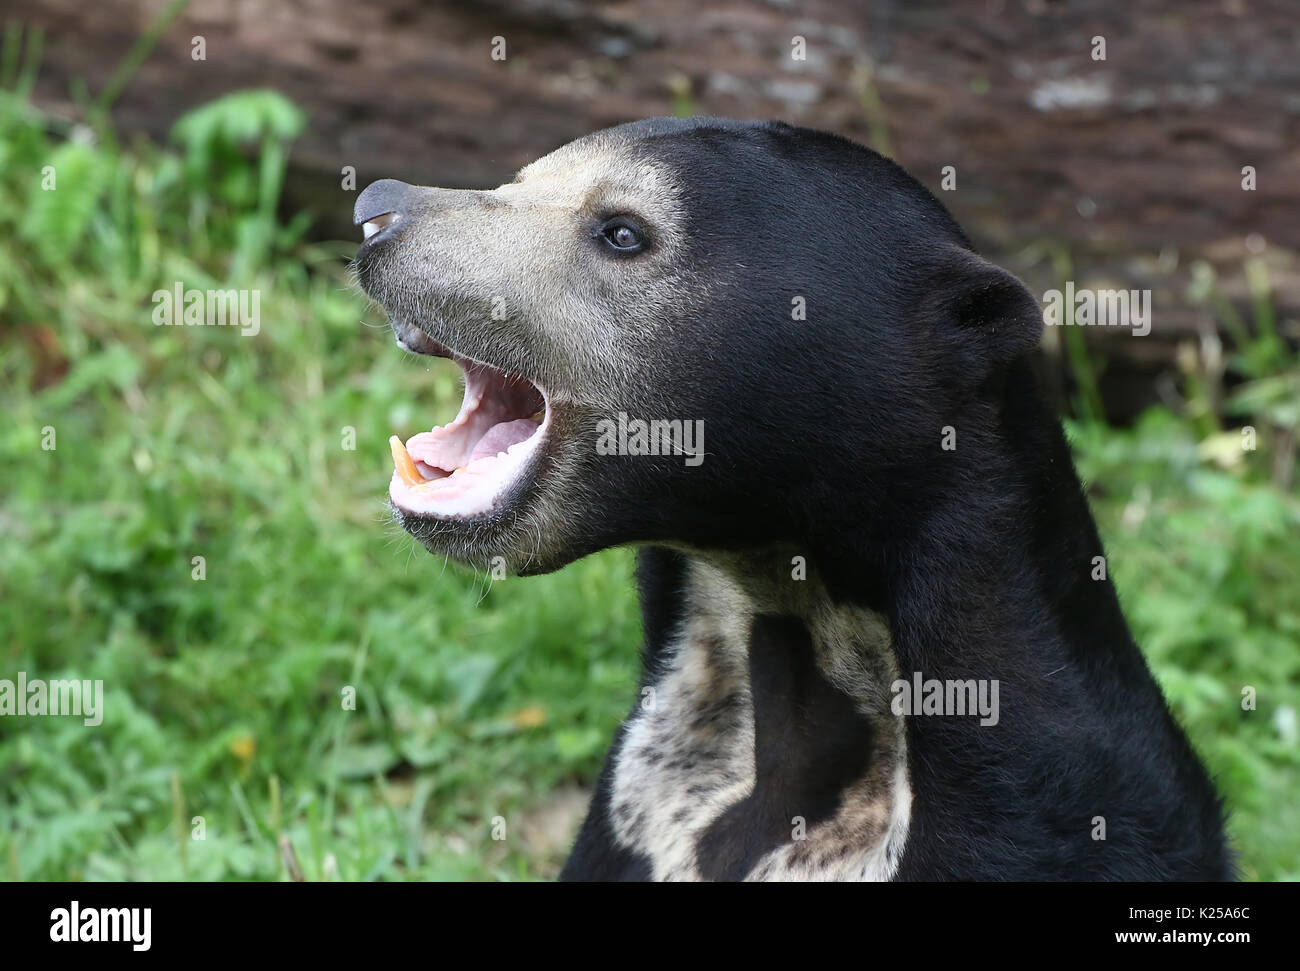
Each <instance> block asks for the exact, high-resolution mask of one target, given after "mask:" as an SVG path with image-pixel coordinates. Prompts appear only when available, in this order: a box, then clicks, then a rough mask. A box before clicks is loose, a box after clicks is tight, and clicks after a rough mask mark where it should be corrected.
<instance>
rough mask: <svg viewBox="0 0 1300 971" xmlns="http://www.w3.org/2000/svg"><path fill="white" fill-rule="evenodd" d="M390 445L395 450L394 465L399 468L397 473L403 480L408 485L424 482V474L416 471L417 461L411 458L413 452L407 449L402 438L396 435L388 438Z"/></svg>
mask: <svg viewBox="0 0 1300 971" xmlns="http://www.w3.org/2000/svg"><path fill="white" fill-rule="evenodd" d="M388 447H389V448H390V449H391V450H392V452H393V467H394V468H395V469H397V474H398V475H399V476H400V477H401V479H402V481H403V482H405V483H406V484H407V485H408V486H416V485H420V484H421V483H423V482H424V476H422V475H420V473H419V472H418V471H416V468H415V463H414V462H413V461H412V460H411V453H410V452H408V451H407V450H406V446H405V445H403V444H402V440H401V439H400V438H398V437H397V436H396V435H392V436H390V437H389V439H388Z"/></svg>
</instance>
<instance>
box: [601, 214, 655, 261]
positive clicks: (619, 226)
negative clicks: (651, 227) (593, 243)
mask: <svg viewBox="0 0 1300 971" xmlns="http://www.w3.org/2000/svg"><path fill="white" fill-rule="evenodd" d="M600 235H601V237H602V238H603V239H604V240H605V242H606V243H608V244H609V245H610V246H611V247H612V248H613V249H616V250H618V252H619V253H620V254H625V253H637V252H640V251H641V250H642V249H644V248H645V236H644V235H643V234H642V232H641V228H640V227H639V226H637V225H636V223H634V222H632V221H631V220H630V219H628V218H626V217H624V216H620V217H618V218H615V219H611V220H609V221H608V222H606V223H605V225H603V226H602V227H601V228H600Z"/></svg>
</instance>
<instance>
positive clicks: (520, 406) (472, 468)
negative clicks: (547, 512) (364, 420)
mask: <svg viewBox="0 0 1300 971" xmlns="http://www.w3.org/2000/svg"><path fill="white" fill-rule="evenodd" d="M421 336H423V335H421ZM419 353H423V354H430V355H432V356H435V357H449V358H451V359H452V360H453V361H455V362H456V363H457V364H459V365H460V367H461V370H462V371H464V374H465V398H464V401H463V402H462V403H461V406H460V413H459V414H458V415H457V416H456V417H455V418H454V419H453V420H452V421H450V422H448V423H447V424H446V425H440V426H435V427H434V428H433V429H431V430H430V431H427V432H420V433H419V434H417V435H414V436H412V437H411V438H410V439H409V440H407V442H406V443H405V444H403V443H402V440H401V439H400V438H398V437H397V436H396V435H394V436H392V438H390V439H389V445H390V446H391V447H392V452H393V465H394V467H395V468H394V471H393V479H392V482H391V483H390V484H389V487H388V496H389V498H390V499H391V500H392V501H393V504H394V505H395V506H397V507H398V509H400V510H401V511H402V512H406V513H413V514H415V515H419V516H433V517H437V518H477V517H481V516H485V515H488V514H490V513H493V512H496V511H498V510H499V508H500V507H501V506H502V505H503V503H504V500H505V499H506V497H507V494H509V493H511V492H513V491H514V490H515V488H516V487H522V485H523V484H524V481H525V476H526V474H527V470H528V469H529V468H530V467H531V462H530V459H531V458H532V456H533V453H534V452H536V450H537V446H538V445H539V444H540V443H541V441H542V439H543V437H544V436H545V434H546V429H547V427H548V425H549V422H550V412H549V409H548V407H547V401H546V395H545V394H544V393H543V392H542V391H541V389H540V388H538V387H537V386H536V385H534V384H533V383H532V382H531V381H529V380H527V379H526V378H523V377H520V376H518V375H511V374H507V373H505V372H504V371H500V370H498V369H496V368H494V367H491V366H490V365H487V364H483V363H481V362H478V361H472V360H470V359H468V358H465V357H461V356H460V355H458V354H456V353H455V352H453V351H451V350H449V349H448V348H446V347H444V346H442V345H441V344H438V343H436V342H434V341H432V340H430V339H428V338H424V339H423V340H422V341H420V347H419Z"/></svg>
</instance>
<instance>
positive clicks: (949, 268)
mask: <svg viewBox="0 0 1300 971" xmlns="http://www.w3.org/2000/svg"><path fill="white" fill-rule="evenodd" d="M926 289H927V293H926V297H925V298H924V300H923V301H922V302H923V304H924V307H923V312H924V313H925V315H926V317H928V318H929V320H930V321H931V326H934V327H935V328H937V329H938V330H939V331H941V332H942V333H943V334H944V336H945V337H946V339H948V340H952V341H955V342H956V343H957V345H958V346H959V348H960V349H961V350H962V352H963V356H967V355H970V356H973V357H974V358H976V359H977V360H981V361H983V362H984V363H985V365H986V366H994V365H997V364H1002V363H1006V362H1007V361H1010V360H1012V359H1014V358H1016V357H1019V356H1020V355H1021V354H1024V353H1026V352H1027V351H1031V350H1033V349H1034V348H1035V347H1037V346H1038V342H1039V340H1040V339H1041V338H1042V336H1043V311H1042V308H1041V307H1040V306H1039V304H1038V301H1037V300H1035V299H1034V296H1033V294H1031V293H1030V292H1029V289H1028V288H1027V287H1026V286H1025V285H1024V284H1023V283H1021V282H1020V281H1019V280H1017V279H1016V278H1015V277H1014V276H1012V275H1011V274H1010V273H1008V272H1007V271H1006V270H1004V269H1002V268H1001V267H1000V266H994V265H993V264H992V263H990V262H989V261H988V260H985V259H983V258H981V257H979V256H976V255H975V254H974V253H972V252H970V251H969V250H965V249H960V248H958V247H952V248H951V249H949V250H948V252H947V253H945V254H944V258H943V260H942V261H941V263H940V265H939V266H938V268H937V269H936V271H935V275H934V278H933V279H931V281H929V283H928V285H927V288H926Z"/></svg>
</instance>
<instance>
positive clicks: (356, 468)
mask: <svg viewBox="0 0 1300 971" xmlns="http://www.w3.org/2000/svg"><path fill="white" fill-rule="evenodd" d="M18 87H19V88H21V85H19V86H18ZM300 124H301V119H300V118H297V117H296V115H295V113H294V112H293V110H292V108H291V106H287V105H285V104H284V103H283V102H282V101H280V100H279V99H278V98H277V97H276V96H274V95H272V94H269V93H265V92H258V93H251V94H245V95H239V96H236V97H233V98H231V99H228V100H225V101H223V102H220V103H218V105H216V106H210V107H209V108H207V109H204V112H203V113H196V115H193V116H190V117H189V118H188V119H187V120H185V121H184V122H183V123H182V124H181V125H179V126H178V131H177V143H178V148H177V149H175V150H171V149H166V150H165V149H161V148H159V147H157V146H153V145H149V144H143V143H142V144H137V145H133V146H131V147H130V148H129V149H124V148H123V147H121V146H119V145H118V144H116V142H115V141H114V137H113V133H112V132H111V131H110V130H108V129H106V128H105V127H103V126H102V125H95V126H92V127H90V128H81V129H75V130H69V129H67V128H66V126H58V125H55V124H54V123H53V122H51V121H50V120H49V119H47V118H45V117H43V116H41V115H39V114H37V113H35V112H33V111H32V110H31V109H30V108H29V106H28V104H27V102H26V100H25V98H24V97H23V96H22V94H21V91H20V92H19V93H18V94H14V93H12V92H10V93H4V92H0V324H2V327H3V329H2V330H0V409H3V414H4V415H5V419H6V420H5V421H4V422H3V423H2V424H0V462H2V463H3V465H2V466H0V467H2V468H3V470H4V474H3V477H2V479H0V501H2V505H0V531H2V532H3V538H4V542H3V543H0V650H3V664H0V677H13V676H14V675H15V674H16V673H17V672H18V671H26V672H27V673H28V675H29V676H31V677H41V678H48V679H54V678H60V677H77V678H89V679H102V680H103V682H104V690H105V699H106V708H107V712H106V716H105V719H104V723H103V725H102V726H100V727H99V728H94V729H88V728H84V727H82V725H81V723H80V721H79V720H77V719H71V718H26V719H18V718H5V719H0V874H3V875H4V876H7V877H9V878H16V879H25V880H37V879H141V880H158V879H178V878H188V879H204V880H210V879H230V878H251V879H262V880H266V879H277V878H278V879H283V878H285V869H284V866H283V864H282V862H281V851H280V848H279V846H278V840H279V838H280V837H287V839H288V841H289V843H290V844H291V845H292V847H293V851H294V853H295V855H296V857H297V858H298V860H299V861H300V862H301V866H302V869H303V871H304V873H305V875H306V877H307V878H308V879H325V878H329V877H331V875H336V877H337V878H341V879H459V878H472V879H521V878H522V879H527V878H536V877H544V876H549V875H553V874H554V873H555V871H556V867H557V865H558V862H559V860H560V858H561V857H562V855H563V853H564V851H565V849H566V847H565V845H564V838H565V837H566V836H567V833H566V832H565V826H564V822H566V821H567V822H569V823H572V821H573V816H572V813H571V812H569V811H566V810H565V808H564V807H565V806H569V805H571V804H573V803H575V802H577V801H578V800H576V799H574V798H571V795H569V794H571V792H572V787H573V785H574V783H580V784H581V783H587V784H589V783H590V780H591V779H592V778H593V777H594V774H595V772H596V770H597V768H598V765H599V760H600V757H601V755H602V753H603V751H604V747H605V746H606V744H607V743H608V740H609V738H610V737H611V734H612V732H613V729H614V727H615V725H616V724H617V722H618V720H619V719H620V718H621V716H622V714H623V713H624V712H625V711H626V709H627V708H628V707H629V706H630V704H631V703H632V701H633V699H634V695H635V669H636V651H637V645H638V641H639V631H638V622H637V619H636V615H635V609H634V599H633V592H632V585H631V575H630V574H631V571H630V557H629V554H628V553H627V552H626V551H613V552H610V553H606V554H603V555H601V556H598V557H594V558H591V559H589V560H586V561H584V562H582V563H579V564H576V565H573V566H570V567H569V568H567V569H566V570H564V571H562V572H560V573H559V574H556V575H553V576H548V577H542V578H535V579H530V580H515V579H511V580H505V581H500V582H497V583H495V584H489V583H488V581H487V578H486V577H483V576H477V575H474V574H472V573H469V572H467V571H465V570H462V569H460V568H457V567H454V566H446V565H445V564H444V563H442V562H441V561H440V560H437V559H435V558H433V557H431V556H429V555H428V554H427V553H425V552H424V551H423V550H419V549H413V546H412V543H411V542H410V540H409V539H408V538H406V537H405V535H404V534H402V533H400V532H398V531H396V530H395V528H394V527H393V526H391V525H390V524H388V522H387V515H386V512H385V509H384V502H383V496H384V495H385V491H386V484H387V481H388V477H389V474H390V464H389V459H388V457H387V446H386V444H385V442H386V440H387V437H388V435H389V434H391V433H393V432H397V433H399V434H402V435H403V436H405V435H409V434H411V433H412V432H414V431H416V430H419V429H422V428H427V427H429V425H430V424H432V423H433V422H434V421H436V420H442V419H444V418H445V417H447V416H448V415H449V414H451V413H453V412H454V409H455V400H456V399H457V398H458V390H457V387H456V380H455V377H454V375H453V371H454V368H453V367H452V366H450V365H446V364H445V362H434V363H430V362H428V361H427V360H421V359H417V358H413V357H409V356H405V355H403V354H401V353H400V352H398V351H397V350H396V348H395V347H394V346H393V342H392V339H391V336H390V334H389V333H388V330H387V327H386V326H385V325H384V323H383V319H382V315H380V314H379V313H377V312H376V311H373V310H370V309H368V308H367V306H366V304H365V301H363V300H362V299H361V298H360V296H359V295H358V294H357V293H356V292H355V290H354V289H352V287H351V286H350V284H349V281H348V278H347V274H346V266H345V262H344V257H345V256H346V255H348V254H350V252H351V251H352V244H347V245H344V244H338V245H309V244H306V243H304V242H303V238H304V237H303V230H304V229H305V227H306V222H305V221H304V220H303V219H301V218H299V219H295V220H289V221H287V222H282V221H280V220H278V219H277V217H276V205H275V204H276V200H277V198H278V192H279V186H280V183H281V181H282V179H283V177H284V159H285V150H286V147H287V145H288V144H289V142H290V141H291V140H292V137H293V134H294V132H295V131H296V130H297V127H298V126H300ZM92 141H93V142H94V144H92ZM250 149H251V150H250ZM46 165H53V166H54V167H55V171H56V173H57V180H58V181H57V188H56V189H55V190H54V191H53V192H46V191H44V190H42V188H41V180H42V167H43V166H46ZM339 204H340V205H342V206H348V205H350V197H346V196H345V195H344V194H343V193H340V201H339ZM177 280H180V281H183V282H184V283H185V284H186V286H191V287H202V288H207V287H217V286H232V287H241V288H256V289H258V290H260V292H261V328H260V333H259V334H257V336H241V335H240V334H239V332H238V331H237V330H235V329H233V328H216V327H157V326H155V325H154V324H153V323H152V320H151V313H152V305H151V302H150V295H151V294H152V293H153V291H154V290H155V289H160V288H161V289H166V288H170V287H171V286H172V285H173V284H174V282H175V281H177ZM1288 373H1294V372H1288ZM1270 400H1271V399H1270ZM48 429H53V431H54V434H55V437H56V438H55V441H56V448H54V449H53V450H44V449H43V448H42V440H43V438H47V437H48V432H47V430H48ZM1194 429H1195V423H1194V422H1193V421H1192V420H1190V419H1186V418H1176V417H1174V416H1172V415H1171V414H1169V413H1167V412H1158V413H1153V414H1152V415H1151V416H1149V417H1148V419H1147V421H1146V422H1145V423H1144V424H1143V426H1142V427H1140V428H1139V429H1137V430H1136V431H1133V432H1116V431H1113V430H1110V429H1107V428H1105V427H1103V426H1100V425H1097V424H1086V425H1080V426H1078V427H1076V428H1075V429H1074V435H1075V439H1076V443H1077V446H1078V448H1079V450H1080V461H1081V466H1082V469H1083V471H1084V472H1085V475H1086V476H1087V477H1088V478H1089V479H1091V480H1092V481H1094V482H1096V483H1098V490H1099V491H1098V495H1097V505H1098V513H1099V519H1100V521H1101V524H1102V528H1103V531H1104V533H1105V534H1106V537H1107V540H1108V544H1109V550H1110V554H1111V560H1112V569H1113V571H1114V573H1115V575H1116V577H1117V580H1118V583H1119V587H1120V591H1121V595H1122V596H1123V599H1124V601H1125V604H1126V606H1127V608H1128V611H1129V616H1130V618H1131V619H1132V621H1133V624H1134V626H1135V628H1136V631H1137V633H1138V635H1139V638H1140V640H1141V642H1142V643H1143V644H1144V645H1145V647H1146V649H1147V652H1148V655H1149V656H1150V658H1151V660H1152V663H1153V665H1154V667H1155V669H1156V671H1157V673H1158V675H1159V677H1160V678H1161V681H1162V682H1163V684H1164V686H1165V688H1166V690H1167V691H1168V692H1169V696H1170V698H1171V701H1172V702H1173V704H1174V707H1175V709H1176V711H1177V713H1178V714H1179V716H1180V718H1181V719H1182V720H1183V722H1184V723H1185V724H1186V725H1187V726H1188V728H1189V731H1190V732H1191V735H1192V737H1193V740H1194V741H1195V743H1196V744H1197V745H1198V747H1199V748H1200V750H1201V751H1202V753H1203V754H1204V756H1205V758H1206V759H1207V761H1208V762H1209V764H1210V766H1211V769H1212V770H1213V771H1214V772H1215V773H1216V774H1217V775H1218V777H1219V780H1220V783H1221V785H1222V786H1223V789H1224V791H1225V792H1226V793H1227V795H1228V798H1229V802H1230V804H1231V806H1232V808H1233V810H1234V813H1235V815H1234V821H1233V834H1234V838H1235V839H1236V841H1237V844H1238V846H1239V847H1240V849H1241V852H1242V857H1243V861H1244V864H1245V866H1246V871H1247V874H1248V875H1249V876H1251V877H1258V878H1265V879H1272V878H1282V877H1287V878H1291V879H1295V878H1297V877H1300V832H1297V827H1295V826H1294V825H1288V816H1287V813H1288V812H1289V811H1290V810H1291V809H1292V808H1293V807H1294V806H1295V805H1296V804H1297V801H1300V790H1298V787H1297V782H1296V779H1297V775H1298V773H1297V768H1300V766H1298V765H1297V761H1298V760H1297V747H1296V739H1295V712H1296V709H1297V707H1300V697H1298V690H1297V685H1298V684H1300V672H1298V671H1297V651H1296V643H1297V640H1300V618H1298V617H1297V609H1300V608H1298V605H1297V602H1296V598H1295V597H1294V592H1295V590H1296V589H1297V588H1300V553H1298V552H1297V550H1296V547H1295V544H1294V542H1293V538H1294V536H1295V535H1296V534H1297V525H1300V511H1298V508H1297V502H1296V498H1295V496H1294V495H1293V494H1291V495H1288V494H1286V493H1284V492H1283V491H1281V490H1279V489H1277V488H1275V487H1274V486H1272V485H1271V484H1270V483H1269V478H1268V472H1267V469H1268V462H1269V456H1268V452H1267V447H1266V446H1267V442H1268V438H1267V436H1264V443H1265V444H1264V445H1262V446H1261V452H1260V453H1259V454H1258V455H1248V456H1245V457H1244V458H1242V459H1241V460H1240V461H1238V462H1237V463H1236V464H1235V465H1233V466H1231V467H1230V468H1226V469H1223V468H1220V467H1219V466H1217V465H1216V464H1215V463H1214V462H1213V461H1212V458H1211V457H1207V454H1206V450H1205V449H1204V448H1198V442H1199V440H1200V437H1203V436H1199V437H1198V433H1197V432H1196V431H1195V430H1194ZM353 434H354V436H355V448H351V449H350V448H348V447H345V446H346V445H347V444H348V440H349V436H351V435H353ZM1101 486H1104V490H1105V491H1104V493H1103V492H1101V491H1100V489H1101ZM1135 502H1136V503H1137V504H1138V506H1141V507H1142V508H1145V510H1146V511H1145V515H1141V516H1139V515H1138V514H1137V512H1134V511H1132V510H1131V509H1130V507H1133V506H1134V503H1135ZM1135 508H1136V507H1135ZM1126 509H1130V512H1129V514H1128V516H1127V517H1126V516H1125V515H1124V511H1125V510H1126ZM1288 537H1290V538H1291V539H1292V541H1291V542H1288ZM195 557H203V568H204V573H205V578H203V579H195V578H194V571H195V566H194V558H195ZM1242 685H1253V686H1255V687H1256V688H1257V690H1258V698H1259V702H1258V709H1257V710H1256V711H1253V712H1243V711H1242V710H1241V707H1240V688H1241V686H1242ZM349 687H350V688H353V689H355V696H356V704H355V710H347V709H346V708H345V706H344V704H343V701H344V693H345V691H346V689H348V688H349ZM1288 713H1289V714H1288ZM557 794H558V795H557ZM555 815H558V818H559V819H560V820H561V823H560V824H559V825H558V826H557V827H551V826H550V825H549V824H548V823H547V819H548V818H550V817H552V816H555ZM196 817H202V826H203V828H204V836H205V838H204V839H202V840H199V839H192V838H191V835H192V831H193V830H194V829H195V827H196V823H195V822H194V820H195V819H196ZM498 819H499V820H503V821H504V826H505V834H504V835H505V837H506V838H505V839H501V840H498V839H493V838H492V837H493V825H494V820H498ZM556 833H558V834H559V835H556ZM498 835H500V834H499V833H498Z"/></svg>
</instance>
